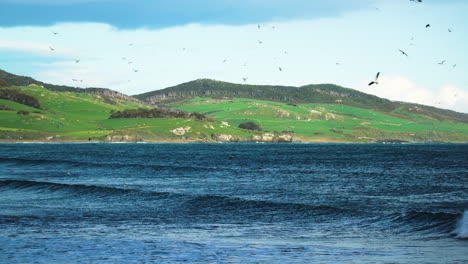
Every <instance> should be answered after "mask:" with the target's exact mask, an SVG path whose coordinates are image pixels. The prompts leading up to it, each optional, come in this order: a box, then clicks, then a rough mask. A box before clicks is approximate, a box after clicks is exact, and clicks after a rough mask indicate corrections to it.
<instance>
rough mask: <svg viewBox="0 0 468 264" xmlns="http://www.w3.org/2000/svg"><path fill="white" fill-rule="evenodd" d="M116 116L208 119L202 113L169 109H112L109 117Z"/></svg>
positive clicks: (114, 117) (113, 117)
mask: <svg viewBox="0 0 468 264" xmlns="http://www.w3.org/2000/svg"><path fill="white" fill-rule="evenodd" d="M116 118H191V119H198V120H207V119H208V118H207V117H206V116H205V115H202V114H200V113H189V112H183V111H176V110H169V109H161V108H154V109H143V108H139V109H128V110H124V111H111V116H110V117H109V119H116Z"/></svg>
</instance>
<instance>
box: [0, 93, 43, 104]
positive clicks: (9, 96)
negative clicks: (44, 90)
mask: <svg viewBox="0 0 468 264" xmlns="http://www.w3.org/2000/svg"><path fill="white" fill-rule="evenodd" d="M0 99H6V100H10V101H13V102H17V103H20V104H24V105H27V106H30V107H33V108H41V106H40V104H39V101H38V100H37V99H36V98H34V97H33V96H30V95H27V94H24V93H22V92H21V90H20V89H18V88H16V89H15V88H11V89H6V88H3V89H0Z"/></svg>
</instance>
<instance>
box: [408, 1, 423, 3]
mask: <svg viewBox="0 0 468 264" xmlns="http://www.w3.org/2000/svg"><path fill="white" fill-rule="evenodd" d="M410 2H416V3H421V2H422V0H410Z"/></svg>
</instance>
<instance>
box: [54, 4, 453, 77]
mask: <svg viewBox="0 0 468 264" xmlns="http://www.w3.org/2000/svg"><path fill="white" fill-rule="evenodd" d="M409 1H410V2H414V3H418V4H419V3H422V2H423V0H409ZM375 9H376V10H377V11H380V8H378V7H375ZM430 27H431V24H430V23H427V24H426V25H425V28H426V29H429V28H430ZM263 28H265V25H261V24H258V25H257V29H258V30H263ZM271 29H272V30H275V29H276V26H271ZM447 31H448V32H449V33H451V32H452V29H451V28H448V29H447ZM52 34H53V35H54V36H58V35H59V32H52ZM413 41H414V37H413V36H412V37H411V43H410V45H411V46H413V45H414V43H413ZM257 43H258V45H259V46H260V47H261V46H262V45H263V44H264V41H263V40H261V39H257ZM127 47H128V48H132V47H134V43H128V44H127ZM49 50H50V52H56V49H55V48H54V47H53V46H49ZM186 50H187V49H186V48H185V47H184V48H182V51H183V52H185V51H186ZM398 52H399V53H400V54H401V55H402V56H404V57H406V58H409V57H410V55H409V54H408V53H407V52H406V51H404V50H403V49H398ZM282 53H283V54H285V55H287V54H288V51H283V52H282ZM276 59H277V57H274V60H276ZM73 61H74V62H75V64H78V63H80V62H81V59H74V60H73ZM121 61H122V63H124V64H126V65H129V67H130V69H131V71H132V72H133V73H138V72H139V71H140V70H139V69H138V68H137V67H135V66H133V65H134V64H133V61H132V60H131V59H129V58H127V57H122V58H121ZM227 62H228V59H227V58H223V59H222V60H221V63H222V64H226V63H227ZM445 63H446V60H442V61H440V62H438V63H437V64H438V65H444V64H445ZM335 65H336V66H341V62H336V63H335ZM242 66H243V67H246V66H247V62H244V63H243V65H242ZM451 66H452V67H453V68H455V67H457V64H452V65H451ZM276 67H277V70H278V71H279V72H283V71H284V70H285V69H284V68H283V66H282V65H276ZM380 75H381V73H380V72H377V74H376V75H375V77H374V79H373V80H371V81H370V82H369V83H368V86H372V85H378V84H379V76H380ZM248 79H249V78H248V77H247V76H243V77H242V81H243V83H244V84H246V83H247V80H248ZM71 80H72V81H73V82H77V83H78V82H79V83H83V79H76V78H73V79H71ZM128 81H129V82H130V80H128Z"/></svg>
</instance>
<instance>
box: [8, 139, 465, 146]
mask: <svg viewBox="0 0 468 264" xmlns="http://www.w3.org/2000/svg"><path fill="white" fill-rule="evenodd" d="M0 144H280V145H288V144H359V145H360V144H391V145H405V144H406V145H409V144H468V142H347V141H297V142H253V141H242V142H222V141H213V142H201V141H140V142H109V141H84V140H83V141H79V140H64V141H34V140H31V141H0Z"/></svg>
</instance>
